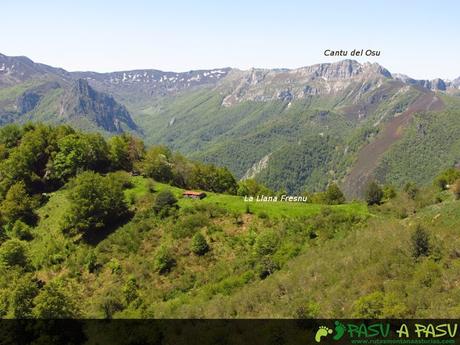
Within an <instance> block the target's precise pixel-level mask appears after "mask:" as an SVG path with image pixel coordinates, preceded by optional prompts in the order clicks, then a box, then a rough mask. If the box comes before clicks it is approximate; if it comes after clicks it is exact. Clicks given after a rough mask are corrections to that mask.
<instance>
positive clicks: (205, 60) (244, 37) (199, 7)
mask: <svg viewBox="0 0 460 345" xmlns="http://www.w3.org/2000/svg"><path fill="white" fill-rule="evenodd" d="M0 14H1V16H0V18H1V20H0V53H3V54H6V55H26V56H28V57H30V58H31V59H32V60H34V61H37V62H42V63H46V64H49V65H53V66H58V67H63V68H65V69H67V70H72V71H73V70H94V71H101V72H102V71H113V70H126V69H136V68H156V69H161V70H173V71H185V70H191V69H199V68H214V67H226V66H230V67H237V68H242V69H247V68H250V67H267V68H271V67H287V68H294V67H300V66H306V65H311V64H315V63H319V62H329V61H335V60H339V59H342V58H331V57H325V56H324V55H323V52H324V50H325V49H334V50H336V49H348V50H352V49H355V48H357V49H375V50H380V51H381V56H380V57H378V58H358V59H357V60H359V61H375V62H378V63H380V64H381V65H383V66H384V67H386V68H388V69H389V70H390V71H391V72H399V73H405V74H408V75H410V76H412V77H416V78H435V77H441V78H455V77H458V76H460V20H459V16H460V1H454V0H452V1H411V0H398V1H389V0H386V1H383V0H382V1H371V0H368V1H324V0H323V1H319V0H317V1H306V0H304V1H301V0H298V1H295V0H276V1H271V0H265V1H258V0H254V1H251V0H245V1H240V0H231V1H227V0H213V1H210V0H209V1H208V0H206V1H205V0H203V1H193V0H189V1H177V0H163V1H147V0H125V1H117V0H112V1H98V0H93V1H89V0H78V1H77V0H74V1H66V0H60V1H57V0H40V1H36V0H35V1H32V0H22V1H21V0H14V1H5V0H3V1H1V2H0Z"/></svg>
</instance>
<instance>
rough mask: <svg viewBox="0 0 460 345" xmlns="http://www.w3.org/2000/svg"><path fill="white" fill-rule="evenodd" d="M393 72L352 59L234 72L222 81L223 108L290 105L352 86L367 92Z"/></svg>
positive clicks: (389, 76) (389, 77)
mask: <svg viewBox="0 0 460 345" xmlns="http://www.w3.org/2000/svg"><path fill="white" fill-rule="evenodd" d="M391 78H392V76H391V73H390V72H389V71H388V70H386V69H385V68H383V67H382V66H380V65H378V64H370V63H365V64H360V63H358V62H357V61H353V60H343V61H340V62H337V63H325V64H317V65H313V66H308V67H302V68H298V69H292V70H287V69H272V70H263V69H251V70H249V71H237V70H233V71H232V72H231V73H230V75H229V77H228V78H227V79H226V80H225V81H227V80H228V82H227V83H225V81H224V82H223V87H222V88H221V92H222V93H226V92H229V94H228V95H227V96H226V97H225V98H224V100H223V103H222V104H223V105H224V106H232V105H234V104H236V103H240V102H243V101H248V100H250V101H269V100H277V99H278V100H282V101H286V102H290V101H292V100H294V99H302V98H306V97H309V96H318V95H330V94H336V93H338V92H341V91H344V90H345V89H346V88H348V87H349V86H350V85H352V84H356V86H357V87H358V88H359V87H361V86H362V87H363V88H364V89H365V90H364V91H369V90H370V89H372V88H377V87H379V86H380V85H381V84H382V82H383V80H385V79H391Z"/></svg>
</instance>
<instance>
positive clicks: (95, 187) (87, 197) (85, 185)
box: [64, 171, 127, 232]
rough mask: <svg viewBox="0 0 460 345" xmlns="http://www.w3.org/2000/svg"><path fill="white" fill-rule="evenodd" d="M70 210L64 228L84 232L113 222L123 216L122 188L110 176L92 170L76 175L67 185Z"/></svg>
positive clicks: (123, 200)
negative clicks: (68, 185) (68, 186)
mask: <svg viewBox="0 0 460 345" xmlns="http://www.w3.org/2000/svg"><path fill="white" fill-rule="evenodd" d="M70 186H71V188H70V190H69V193H68V198H69V200H70V204H71V206H70V210H69V213H68V214H67V216H66V218H65V224H64V229H66V230H71V229H73V230H76V231H78V232H86V231H88V230H98V229H102V228H104V227H106V226H107V225H109V224H113V223H116V222H117V221H119V220H120V219H122V218H124V217H125V216H126V214H127V205H126V203H125V199H124V194H123V188H122V186H121V185H120V183H117V181H116V180H114V179H111V178H110V176H107V177H103V176H101V175H99V174H97V173H94V172H92V171H86V172H83V173H81V174H79V175H78V176H77V177H76V178H75V179H74V180H72V181H71V183H70Z"/></svg>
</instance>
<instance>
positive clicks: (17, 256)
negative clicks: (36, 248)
mask: <svg viewBox="0 0 460 345" xmlns="http://www.w3.org/2000/svg"><path fill="white" fill-rule="evenodd" d="M0 263H1V264H3V265H5V266H6V267H12V266H19V267H22V268H25V267H27V266H28V264H29V259H28V257H27V244H26V242H24V241H21V240H18V239H15V238H14V239H11V240H8V241H6V242H5V243H3V244H2V246H1V247H0Z"/></svg>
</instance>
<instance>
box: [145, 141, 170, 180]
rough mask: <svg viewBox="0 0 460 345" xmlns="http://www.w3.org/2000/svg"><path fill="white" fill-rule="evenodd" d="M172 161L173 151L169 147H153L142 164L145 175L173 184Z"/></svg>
mask: <svg viewBox="0 0 460 345" xmlns="http://www.w3.org/2000/svg"><path fill="white" fill-rule="evenodd" d="M170 159H171V151H169V149H168V148H167V147H165V146H154V147H151V148H150V149H149V150H148V151H147V153H146V155H145V159H144V161H143V163H142V171H143V174H144V175H145V176H148V177H151V178H153V179H154V180H156V181H159V182H166V183H169V182H171V180H172V179H173V169H172V167H173V166H172V164H171V162H170ZM176 178H177V176H176Z"/></svg>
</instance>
